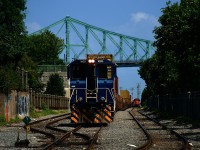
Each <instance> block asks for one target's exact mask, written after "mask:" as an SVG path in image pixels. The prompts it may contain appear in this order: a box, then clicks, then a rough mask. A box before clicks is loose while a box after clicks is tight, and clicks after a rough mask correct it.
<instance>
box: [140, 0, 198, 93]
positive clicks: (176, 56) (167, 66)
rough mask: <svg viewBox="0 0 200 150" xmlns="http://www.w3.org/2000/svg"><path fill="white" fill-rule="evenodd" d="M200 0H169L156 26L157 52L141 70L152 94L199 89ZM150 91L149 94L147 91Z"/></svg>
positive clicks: (155, 44) (155, 43)
mask: <svg viewBox="0 0 200 150" xmlns="http://www.w3.org/2000/svg"><path fill="white" fill-rule="evenodd" d="M199 6H200V1H199V0H193V1H188V0H182V1H181V3H174V4H171V2H170V1H168V2H167V5H166V7H165V8H163V9H162V13H163V14H162V16H161V17H160V18H159V22H160V26H159V27H156V28H155V30H154V33H155V39H156V41H155V42H154V46H155V47H156V48H157V50H156V52H155V54H154V56H153V57H152V58H150V59H149V60H147V61H145V62H144V63H143V65H142V67H141V69H140V71H139V74H140V75H141V77H142V78H143V79H144V80H145V82H146V84H147V90H146V91H145V92H146V93H147V92H149V93H151V95H155V94H166V93H173V92H183V91H191V90H199V88H200V78H199V74H200V65H199V64H200V42H199V37H200V28H199V23H200V10H199V9H198V8H199ZM145 95H148V94H145Z"/></svg>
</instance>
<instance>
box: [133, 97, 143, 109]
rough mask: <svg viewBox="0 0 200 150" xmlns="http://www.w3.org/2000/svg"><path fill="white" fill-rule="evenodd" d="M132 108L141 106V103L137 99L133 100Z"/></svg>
mask: <svg viewBox="0 0 200 150" xmlns="http://www.w3.org/2000/svg"><path fill="white" fill-rule="evenodd" d="M132 105H133V107H140V106H141V101H140V99H139V98H135V99H134V100H133V102H132Z"/></svg>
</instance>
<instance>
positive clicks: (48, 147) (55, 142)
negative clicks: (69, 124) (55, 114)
mask: <svg viewBox="0 0 200 150" xmlns="http://www.w3.org/2000/svg"><path fill="white" fill-rule="evenodd" d="M80 129H81V126H78V127H76V128H75V129H73V130H71V131H68V132H67V133H65V134H64V135H63V136H62V137H61V138H58V139H56V140H54V141H53V142H52V143H50V144H49V145H47V146H46V147H45V148H43V150H50V149H52V148H53V147H54V146H55V145H56V144H58V143H60V142H62V141H64V140H65V139H66V138H68V137H69V136H71V134H72V133H73V132H76V131H78V130H80Z"/></svg>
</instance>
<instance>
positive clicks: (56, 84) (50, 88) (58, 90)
mask: <svg viewBox="0 0 200 150" xmlns="http://www.w3.org/2000/svg"><path fill="white" fill-rule="evenodd" d="M45 93H47V94H52V95H59V96H64V95H65V89H64V81H63V79H62V78H61V77H60V76H59V74H57V73H56V74H52V75H51V76H50V77H49V81H48V82H47V88H46V91H45Z"/></svg>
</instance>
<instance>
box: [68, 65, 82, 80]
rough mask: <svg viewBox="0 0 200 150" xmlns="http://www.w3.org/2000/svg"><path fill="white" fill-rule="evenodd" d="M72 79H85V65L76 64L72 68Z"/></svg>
mask: <svg viewBox="0 0 200 150" xmlns="http://www.w3.org/2000/svg"><path fill="white" fill-rule="evenodd" d="M71 75H72V79H85V65H84V64H78V65H73V66H72V74H71Z"/></svg>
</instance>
